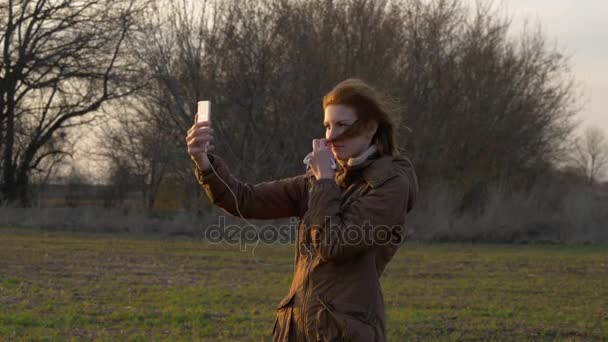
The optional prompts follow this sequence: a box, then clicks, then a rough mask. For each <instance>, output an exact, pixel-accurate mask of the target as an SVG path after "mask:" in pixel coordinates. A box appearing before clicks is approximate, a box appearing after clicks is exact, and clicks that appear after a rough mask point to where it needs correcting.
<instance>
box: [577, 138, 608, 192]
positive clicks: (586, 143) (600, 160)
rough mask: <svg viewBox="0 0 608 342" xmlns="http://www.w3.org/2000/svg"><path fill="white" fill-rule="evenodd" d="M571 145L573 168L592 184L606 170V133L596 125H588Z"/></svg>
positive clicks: (607, 152)
mask: <svg viewBox="0 0 608 342" xmlns="http://www.w3.org/2000/svg"><path fill="white" fill-rule="evenodd" d="M572 145H573V146H572V149H571V154H570V160H571V163H572V166H573V168H574V170H576V171H577V173H578V174H579V175H581V176H584V177H585V179H586V180H587V182H589V184H594V183H595V182H597V181H598V180H599V179H600V178H601V177H603V176H604V175H605V174H606V172H607V171H608V140H607V139H606V135H605V134H604V132H602V130H600V129H599V128H597V127H589V128H587V129H586V130H585V132H584V134H583V135H582V137H578V138H577V139H575V141H574V142H573V144H572Z"/></svg>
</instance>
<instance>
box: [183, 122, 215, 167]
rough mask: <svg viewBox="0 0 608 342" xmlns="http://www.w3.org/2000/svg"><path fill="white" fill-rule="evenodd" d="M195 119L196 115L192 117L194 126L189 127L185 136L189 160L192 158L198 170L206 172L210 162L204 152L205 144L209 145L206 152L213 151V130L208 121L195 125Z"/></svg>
mask: <svg viewBox="0 0 608 342" xmlns="http://www.w3.org/2000/svg"><path fill="white" fill-rule="evenodd" d="M197 119H198V114H196V115H195V116H194V125H192V127H190V129H189V130H188V134H187V135H186V143H187V145H188V154H190V158H192V161H194V162H195V163H196V165H197V166H198V168H199V169H201V170H207V169H208V168H209V165H210V162H209V158H207V153H206V152H205V144H207V143H209V145H208V146H207V151H211V150H213V148H214V145H213V128H212V127H211V122H210V121H203V122H198V123H197V122H196V121H197Z"/></svg>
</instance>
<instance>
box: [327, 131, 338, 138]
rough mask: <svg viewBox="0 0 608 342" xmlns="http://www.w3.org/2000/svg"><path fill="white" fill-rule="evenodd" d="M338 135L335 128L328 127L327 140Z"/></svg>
mask: <svg viewBox="0 0 608 342" xmlns="http://www.w3.org/2000/svg"><path fill="white" fill-rule="evenodd" d="M337 136H338V132H337V131H336V130H335V129H328V130H327V134H326V137H325V138H326V139H327V140H332V139H333V138H335V137H337Z"/></svg>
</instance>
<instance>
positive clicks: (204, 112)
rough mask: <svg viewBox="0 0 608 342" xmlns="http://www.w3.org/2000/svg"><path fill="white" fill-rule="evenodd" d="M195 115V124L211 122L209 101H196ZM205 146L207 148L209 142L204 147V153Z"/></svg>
mask: <svg viewBox="0 0 608 342" xmlns="http://www.w3.org/2000/svg"><path fill="white" fill-rule="evenodd" d="M196 114H197V115H198V116H197V120H196V122H203V121H211V101H198V110H197V112H196ZM207 146H209V142H207V144H206V145H205V152H207Z"/></svg>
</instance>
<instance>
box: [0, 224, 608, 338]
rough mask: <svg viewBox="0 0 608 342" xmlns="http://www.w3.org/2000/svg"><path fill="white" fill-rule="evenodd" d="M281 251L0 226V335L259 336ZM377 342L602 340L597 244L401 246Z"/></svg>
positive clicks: (603, 259) (287, 261) (605, 321)
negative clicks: (383, 333) (384, 333)
mask: <svg viewBox="0 0 608 342" xmlns="http://www.w3.org/2000/svg"><path fill="white" fill-rule="evenodd" d="M292 247H293V246H292V245H288V246H268V245H260V246H258V247H257V249H256V250H255V257H253V256H252V253H251V248H249V249H248V250H247V251H245V252H243V251H240V250H239V248H238V247H237V246H231V245H209V244H206V243H204V242H202V241H199V240H193V239H177V238H175V239H160V238H155V237H137V236H126V235H107V234H106V235H92V234H74V233H69V234H68V233H49V232H41V231H34V230H21V231H20V230H17V229H8V228H4V229H0V336H1V337H0V340H59V341H64V340H70V339H73V340H83V339H85V340H91V339H99V340H125V339H128V340H141V341H149V340H192V339H194V340H208V341H218V340H227V341H228V340H241V341H245V340H247V341H248V340H254V341H263V340H268V339H269V335H270V332H271V330H272V324H273V322H274V312H275V311H274V310H275V306H276V305H277V303H278V302H279V300H280V299H281V298H282V297H283V296H284V295H285V294H286V293H287V290H288V288H289V284H290V280H291V271H292V264H291V263H292V260H293V252H292ZM382 285H383V288H384V295H385V300H386V306H387V317H388V335H389V337H390V338H389V341H405V340H407V341H411V340H455V341H456V340H459V341H460V340H478V341H479V340H483V341H485V340H502V341H505V340H507V341H522V340H535V341H536V340H580V341H589V340H608V246H556V245H542V246H529V245H523V246H522V245H520V246H514V245H470V244H452V243H449V244H434V245H421V244H414V243H411V244H406V245H404V246H403V247H402V248H401V249H400V251H399V252H398V254H397V255H396V257H395V259H394V260H393V261H392V262H391V264H389V266H388V268H387V270H386V273H385V275H384V276H383V278H382Z"/></svg>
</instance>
